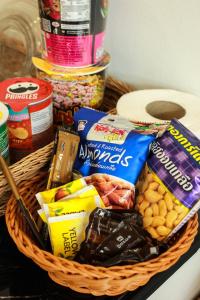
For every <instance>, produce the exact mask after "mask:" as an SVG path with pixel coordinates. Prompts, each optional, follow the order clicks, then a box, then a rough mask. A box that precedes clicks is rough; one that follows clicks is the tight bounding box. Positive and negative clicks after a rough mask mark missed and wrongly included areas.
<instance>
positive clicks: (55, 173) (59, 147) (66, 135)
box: [47, 128, 80, 189]
mask: <svg viewBox="0 0 200 300" xmlns="http://www.w3.org/2000/svg"><path fill="white" fill-rule="evenodd" d="M79 141H80V138H79V136H78V135H77V134H75V133H74V132H70V131H67V130H66V129H64V128H59V129H58V132H57V134H56V139H55V143H54V149H53V158H52V162H51V167H50V174H49V178H48V184H47V189H51V188H53V187H57V186H60V185H63V184H65V183H67V182H69V181H71V179H72V169H73V164H74V161H75V158H76V154H77V150H78V145H79Z"/></svg>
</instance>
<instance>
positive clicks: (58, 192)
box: [36, 178, 87, 206]
mask: <svg viewBox="0 0 200 300" xmlns="http://www.w3.org/2000/svg"><path fill="white" fill-rule="evenodd" d="M86 185H87V183H86V181H85V179H84V178H79V179H77V180H74V181H72V182H69V183H66V184H64V185H62V186H59V187H57V188H53V189H50V190H47V191H43V192H39V193H37V194H36V198H37V200H38V202H39V204H40V205H41V206H42V205H43V204H47V203H51V202H55V201H58V200H60V199H62V198H64V197H67V196H69V195H70V194H73V193H75V192H77V191H78V190H80V189H82V188H83V187H85V186H86Z"/></svg>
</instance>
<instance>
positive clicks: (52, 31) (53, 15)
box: [38, 0, 108, 67]
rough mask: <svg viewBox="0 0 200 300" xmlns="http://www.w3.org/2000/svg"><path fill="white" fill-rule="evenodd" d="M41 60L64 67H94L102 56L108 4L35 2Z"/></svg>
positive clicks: (104, 0) (103, 1)
mask: <svg viewBox="0 0 200 300" xmlns="http://www.w3.org/2000/svg"><path fill="white" fill-rule="evenodd" d="M38 3H39V11H40V18H41V29H42V42H43V58H45V59H47V60H48V61H49V62H51V63H52V64H55V65H59V66H64V67H85V66H89V65H93V64H96V63H98V62H99V61H100V60H101V59H102V57H103V53H104V37H105V27H106V19H107V13H108V0H73V1H69V0H38Z"/></svg>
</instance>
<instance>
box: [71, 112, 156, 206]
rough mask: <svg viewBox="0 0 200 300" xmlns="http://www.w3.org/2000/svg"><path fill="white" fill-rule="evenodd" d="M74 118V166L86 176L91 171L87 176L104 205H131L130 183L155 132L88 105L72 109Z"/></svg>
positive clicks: (132, 181)
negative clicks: (76, 135)
mask: <svg viewBox="0 0 200 300" xmlns="http://www.w3.org/2000/svg"><path fill="white" fill-rule="evenodd" d="M74 121H75V129H76V130H77V132H78V133H79V136H80V145H79V150H78V155H77V158H76V161H75V164H74V168H75V169H76V170H77V171H79V172H80V173H81V174H82V175H83V176H86V178H87V176H91V175H92V176H91V178H90V177H89V178H87V179H88V180H89V182H90V183H91V184H93V185H94V186H95V187H96V188H97V191H98V192H99V193H100V195H101V196H102V199H103V201H104V203H105V205H106V206H112V205H114V206H115V207H116V206H117V207H119V208H120V207H122V208H131V207H132V206H133V199H134V185H135V183H136V181H137V179H138V176H139V174H140V172H141V170H142V168H143V166H144V164H145V161H146V159H147V157H148V154H149V147H150V144H151V143H152V142H153V141H154V140H155V138H156V135H155V134H152V133H151V134H149V133H148V134H146V132H145V130H143V131H142V132H141V128H140V126H139V125H138V124H137V128H135V127H134V124H132V123H131V122H129V121H128V120H126V119H123V118H120V117H119V116H115V115H109V114H106V113H104V112H100V111H96V110H93V109H89V108H81V109H80V110H79V111H78V112H76V113H75V115H74ZM87 179H86V180H87ZM102 192H103V195H102ZM108 196H109V197H108ZM117 207H116V208H117Z"/></svg>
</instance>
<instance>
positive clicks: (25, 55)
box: [0, 0, 41, 80]
mask: <svg viewBox="0 0 200 300" xmlns="http://www.w3.org/2000/svg"><path fill="white" fill-rule="evenodd" d="M40 44H41V43H40V19H39V16H38V5H37V1H36V0H18V1H16V0H1V2H0V57H1V59H0V80H3V79H6V78H9V77H20V76H31V75H34V74H33V72H34V71H33V70H34V68H33V67H32V61H31V58H32V56H35V55H38V54H39V52H40Z"/></svg>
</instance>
